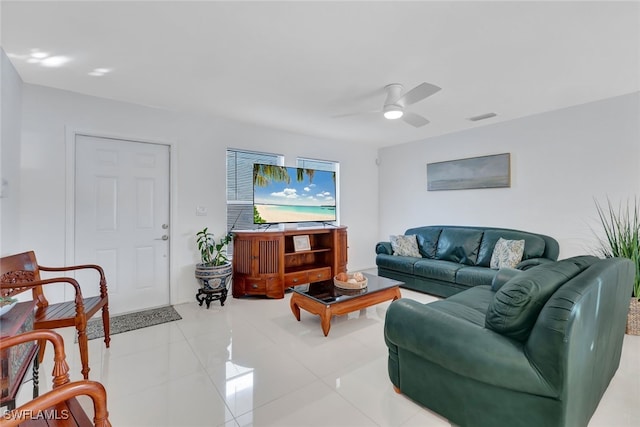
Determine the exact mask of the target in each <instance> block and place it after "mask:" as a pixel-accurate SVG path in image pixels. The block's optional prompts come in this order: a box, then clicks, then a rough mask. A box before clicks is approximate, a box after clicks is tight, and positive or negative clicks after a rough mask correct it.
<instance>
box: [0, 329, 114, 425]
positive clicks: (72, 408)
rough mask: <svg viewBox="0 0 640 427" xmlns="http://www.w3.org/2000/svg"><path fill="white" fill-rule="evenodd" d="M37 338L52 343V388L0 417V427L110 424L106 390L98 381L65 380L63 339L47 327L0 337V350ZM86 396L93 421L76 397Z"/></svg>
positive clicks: (65, 366)
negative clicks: (91, 404) (89, 403)
mask: <svg viewBox="0 0 640 427" xmlns="http://www.w3.org/2000/svg"><path fill="white" fill-rule="evenodd" d="M34 340H38V342H41V343H44V342H45V341H50V342H51V343H52V344H53V352H54V356H53V372H52V376H53V389H52V390H51V391H48V392H46V393H44V394H42V395H41V396H38V397H36V398H34V399H33V400H31V401H29V402H27V403H25V404H23V405H20V406H19V407H18V408H16V409H13V410H11V411H7V412H5V413H4V414H3V415H2V416H0V427H13V426H25V427H26V426H29V427H38V426H50V427H52V426H65V427H70V426H77V427H85V426H94V427H111V423H110V422H109V418H108V417H109V413H108V412H107V392H106V390H105V389H104V386H103V385H102V384H100V383H99V382H95V381H89V380H80V381H74V382H70V381H69V366H68V365H67V362H66V359H65V354H64V340H63V339H62V337H61V336H60V335H59V334H57V333H56V332H53V331H49V330H39V331H29V332H25V333H23V334H19V335H15V336H12V337H8V338H2V339H0V349H4V348H7V347H12V346H15V345H19V344H22V343H25V342H29V341H34ZM80 395H86V396H89V398H90V399H91V401H92V402H93V411H94V417H93V422H92V421H91V420H90V419H89V417H88V416H87V414H86V413H85V411H84V409H83V408H82V406H80V403H79V402H78V400H77V399H76V396H80Z"/></svg>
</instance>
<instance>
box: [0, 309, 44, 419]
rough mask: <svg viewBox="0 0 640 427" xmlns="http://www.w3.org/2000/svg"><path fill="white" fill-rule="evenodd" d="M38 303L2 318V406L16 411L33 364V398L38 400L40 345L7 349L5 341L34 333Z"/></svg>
mask: <svg viewBox="0 0 640 427" xmlns="http://www.w3.org/2000/svg"><path fill="white" fill-rule="evenodd" d="M35 305H36V302H35V301H26V302H21V303H18V304H16V305H15V307H13V309H11V311H9V312H8V313H5V314H4V315H3V316H2V317H0V406H7V407H8V409H9V410H11V409H15V404H16V395H17V394H18V390H19V389H20V385H21V384H22V382H23V380H24V377H25V375H26V373H27V370H28V368H29V366H30V365H31V364H32V363H33V397H34V398H35V397H38V394H39V382H38V357H37V355H38V345H37V343H36V342H35V341H30V342H26V343H23V344H19V345H17V346H13V347H10V348H4V347H3V346H2V338H5V337H11V336H14V335H18V334H21V333H23V332H27V331H31V330H33V314H34V309H35Z"/></svg>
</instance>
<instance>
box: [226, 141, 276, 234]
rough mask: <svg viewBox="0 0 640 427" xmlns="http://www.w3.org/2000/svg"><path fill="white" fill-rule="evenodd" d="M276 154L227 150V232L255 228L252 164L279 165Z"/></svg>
mask: <svg viewBox="0 0 640 427" xmlns="http://www.w3.org/2000/svg"><path fill="white" fill-rule="evenodd" d="M283 160H284V158H283V157H282V156H280V155H278V154H271V153H257V152H254V151H241V150H233V149H228V150H227V231H231V229H232V228H233V229H236V230H248V229H253V228H256V226H255V225H254V224H253V164H254V163H263V164H267V165H281V164H282V163H283Z"/></svg>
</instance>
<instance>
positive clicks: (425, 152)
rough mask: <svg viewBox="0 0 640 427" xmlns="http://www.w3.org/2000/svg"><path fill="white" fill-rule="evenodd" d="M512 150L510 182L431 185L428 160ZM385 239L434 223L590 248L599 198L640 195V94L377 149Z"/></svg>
mask: <svg viewBox="0 0 640 427" xmlns="http://www.w3.org/2000/svg"><path fill="white" fill-rule="evenodd" d="M499 153H511V187H510V188H504V189H480V190H456V191H427V182H426V164H427V163H432V162H440V161H445V160H454V159H461V158H467V157H475V156H484V155H489V154H499ZM379 156H380V162H381V165H380V168H379V170H380V174H379V179H380V233H379V238H380V239H381V240H388V236H389V235H390V234H399V233H403V232H404V231H405V230H406V229H407V228H409V227H413V226H420V225H429V224H460V225H485V226H497V227H507V228H515V229H521V230H528V231H534V232H539V233H543V234H548V235H550V236H552V237H554V238H556V239H557V240H558V241H559V243H560V257H561V258H566V257H569V256H573V255H578V254H584V253H593V249H594V247H595V239H594V232H593V230H596V229H598V222H597V213H596V210H595V204H594V198H595V199H597V200H598V201H599V202H600V203H606V198H607V197H609V198H610V199H611V200H612V201H613V202H614V203H616V204H617V203H619V202H620V201H626V200H628V199H630V200H631V201H632V202H633V199H634V197H637V196H640V193H639V191H638V190H639V185H640V168H639V156H640V94H639V93H633V94H629V95H624V96H619V97H615V98H610V99H605V100H602V101H598V102H593V103H589V104H584V105H580V106H575V107H571V108H566V109H561V110H556V111H551V112H547V113H543V114H538V115H534V116H529V117H524V118H520V119H516V120H511V121H508V122H503V123H497V124H493V125H484V126H481V127H478V128H476V129H473V130H468V131H463V132H459V133H453V134H448V135H444V136H439V137H434V138H429V139H426V140H422V141H417V142H412V143H408V144H403V145H399V146H394V147H388V148H384V149H381V150H380V153H379Z"/></svg>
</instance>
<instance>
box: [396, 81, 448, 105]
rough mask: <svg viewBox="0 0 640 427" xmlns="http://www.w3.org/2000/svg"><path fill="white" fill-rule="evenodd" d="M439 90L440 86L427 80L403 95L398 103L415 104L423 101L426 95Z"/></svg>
mask: <svg viewBox="0 0 640 427" xmlns="http://www.w3.org/2000/svg"><path fill="white" fill-rule="evenodd" d="M439 90H440V88H439V87H438V86H436V85H432V84H429V83H426V82H425V83H420V84H419V85H418V86H416V87H414V88H413V89H411V90H410V91H409V92H407V93H405V94H404V95H402V96H401V97H400V99H399V100H398V103H400V104H401V105H411V104H415V103H416V102H418V101H422V100H423V99H425V98H426V97H428V96H431V95H433V94H434V93H436V92H437V91H439Z"/></svg>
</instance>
